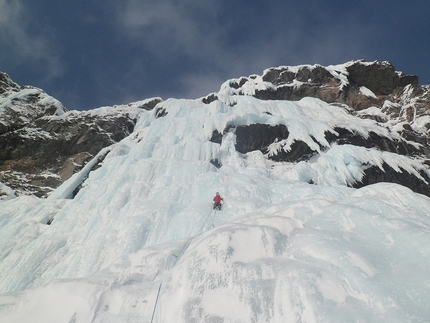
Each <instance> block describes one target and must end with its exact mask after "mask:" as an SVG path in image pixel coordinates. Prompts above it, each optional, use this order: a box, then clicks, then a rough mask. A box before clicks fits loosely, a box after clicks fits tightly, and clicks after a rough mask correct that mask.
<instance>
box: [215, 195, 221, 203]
mask: <svg viewBox="0 0 430 323" xmlns="http://www.w3.org/2000/svg"><path fill="white" fill-rule="evenodd" d="M222 200H223V198H222V197H221V196H220V195H215V197H214V202H215V203H220V202H221V201H222Z"/></svg>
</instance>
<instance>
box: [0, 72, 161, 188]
mask: <svg viewBox="0 0 430 323" xmlns="http://www.w3.org/2000/svg"><path fill="white" fill-rule="evenodd" d="M0 97H1V98H3V99H4V100H3V101H2V102H3V104H2V105H0V109H1V111H2V116H1V119H0V181H1V182H2V183H4V184H6V185H7V186H8V187H10V188H12V189H13V190H14V191H15V192H16V194H34V195H36V196H39V197H45V196H46V195H47V194H49V193H50V192H51V191H52V190H53V189H54V188H56V187H58V186H59V185H60V184H61V183H62V182H63V181H65V180H66V179H68V178H69V177H70V176H72V175H73V174H74V173H75V172H77V171H79V170H80V169H81V168H82V167H83V166H84V165H85V164H86V163H87V162H88V161H89V160H91V158H92V157H93V156H95V155H96V154H97V153H98V152H99V151H100V150H101V149H102V148H104V147H107V146H109V145H111V144H113V143H115V142H118V141H120V140H122V139H123V138H124V137H125V136H127V135H128V134H130V133H131V132H132V131H133V129H134V126H135V123H136V120H135V119H134V117H131V116H130V114H129V113H128V112H127V109H128V108H129V109H130V110H129V111H132V110H133V109H134V108H137V109H144V110H151V109H153V108H154V107H155V106H156V105H157V104H158V103H159V102H161V101H162V100H161V99H160V98H154V99H152V100H151V99H150V100H145V101H142V103H141V104H140V106H136V104H134V107H133V106H131V105H132V104H130V105H129V106H123V107H122V108H121V109H120V111H118V112H117V113H106V114H103V113H92V112H91V111H88V112H86V111H83V112H78V111H71V112H68V111H67V110H66V109H65V108H64V107H63V106H62V105H61V103H60V102H58V101H57V100H55V99H54V98H52V97H50V96H48V95H47V94H46V93H45V92H43V91H42V90H40V89H37V88H33V87H20V86H18V85H17V84H15V83H13V82H12V80H11V79H10V77H9V76H8V75H7V74H4V73H0ZM110 109H111V110H112V109H115V107H113V108H110Z"/></svg>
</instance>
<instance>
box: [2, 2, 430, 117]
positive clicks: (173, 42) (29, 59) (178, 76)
mask: <svg viewBox="0 0 430 323" xmlns="http://www.w3.org/2000/svg"><path fill="white" fill-rule="evenodd" d="M429 16H430V1H428V0H413V1H408V2H407V1H385V0H382V1H375V0H373V1H368V0H362V1H330V0H326V1H316V0H315V1H311V0H304V1H287V0H264V1H263V0H248V1H245V0H237V1H234V0H228V1H227V0H207V1H204V0H192V1H191V0H166V1H163V0H158V1H151V0H147V1H138V0H122V1H117V0H105V1H100V0H73V1H72V0H69V1H67V0H57V1H48V0H38V1H24V0H0V71H2V72H6V73H8V74H9V75H10V76H11V77H12V79H13V80H14V81H15V82H17V83H18V84H20V85H33V86H36V87H39V88H41V89H43V90H45V91H46V92H47V93H48V94H50V95H52V96H54V97H55V98H57V99H58V100H60V101H61V102H62V103H63V104H64V106H65V107H66V108H68V109H72V110H88V109H91V108H96V107H100V106H106V105H114V104H122V103H129V102H132V101H137V100H142V99H146V98H150V97H154V96H161V97H162V98H163V99H167V98H170V97H175V98H198V97H202V96H205V95H206V94H208V93H210V92H215V91H218V90H219V87H220V85H221V84H222V83H223V82H224V81H226V80H227V79H229V78H235V77H240V76H248V75H250V74H262V72H263V70H264V69H266V68H268V67H272V66H279V65H299V64H321V65H332V64H342V63H345V62H347V61H350V60H354V59H365V60H367V61H374V60H387V61H390V62H392V63H393V65H394V66H395V68H396V70H399V71H402V72H404V73H405V74H416V75H418V76H419V79H420V84H430V60H429V57H430V56H429V53H430V41H429V35H430V19H429V18H428V17H429Z"/></svg>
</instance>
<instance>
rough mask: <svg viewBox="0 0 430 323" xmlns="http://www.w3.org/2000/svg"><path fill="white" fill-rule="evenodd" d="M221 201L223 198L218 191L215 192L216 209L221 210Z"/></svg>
mask: <svg viewBox="0 0 430 323" xmlns="http://www.w3.org/2000/svg"><path fill="white" fill-rule="evenodd" d="M221 201H224V199H223V198H222V197H221V195H219V193H218V192H216V195H215V197H214V209H218V210H220V211H221Z"/></svg>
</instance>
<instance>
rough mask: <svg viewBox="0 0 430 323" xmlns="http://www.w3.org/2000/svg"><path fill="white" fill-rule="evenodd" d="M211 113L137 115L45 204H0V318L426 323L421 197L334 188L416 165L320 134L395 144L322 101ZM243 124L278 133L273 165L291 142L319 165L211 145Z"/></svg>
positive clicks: (418, 166)
mask: <svg viewBox="0 0 430 323" xmlns="http://www.w3.org/2000/svg"><path fill="white" fill-rule="evenodd" d="M223 101H224V102H226V103H224V102H221V101H214V102H212V103H211V104H209V105H206V104H203V103H202V102H201V101H200V100H173V99H171V100H167V101H165V102H162V103H159V104H158V105H157V107H156V108H155V109H154V110H153V111H143V110H142V112H141V114H140V116H139V121H138V124H137V125H136V128H135V131H134V132H133V133H132V134H131V135H130V136H129V137H127V138H126V139H124V140H123V141H121V142H120V143H117V144H115V145H113V146H111V147H108V148H105V149H104V150H103V151H101V152H100V154H99V155H100V156H96V158H95V159H94V161H93V162H92V163H91V164H89V165H87V167H85V168H84V169H83V170H82V171H81V172H80V173H78V174H75V175H74V176H73V177H72V178H70V179H69V180H68V181H67V182H65V183H64V184H63V185H62V186H61V187H60V188H58V189H57V190H56V191H54V193H53V194H52V195H51V196H50V197H49V198H48V199H46V200H41V199H37V198H34V197H28V196H22V197H18V198H14V199H10V200H5V201H0V203H1V208H0V245H1V248H0V250H1V251H0V252H1V253H0V261H1V262H0V292H1V293H3V294H0V321H1V322H23V323H25V322H65V323H66V322H76V323H78V322H175V323H177V322H187V323H189V322H307V323H309V322H427V321H428V317H430V307H429V301H430V269H429V265H430V257H429V256H430V219H429V214H430V199H429V198H428V197H425V196H423V195H419V194H416V193H413V192H412V191H410V190H409V189H407V188H404V187H402V186H399V185H395V184H387V183H380V184H375V185H371V186H367V187H364V188H361V189H352V188H348V187H346V186H344V185H345V184H347V183H349V182H350V181H353V180H359V179H360V176H361V174H362V170H363V168H364V167H367V166H368V164H369V163H370V164H378V163H382V162H387V163H389V164H390V165H393V166H394V167H397V169H398V170H399V171H407V172H410V173H414V172H417V171H419V170H422V169H424V168H423V165H422V163H421V162H420V161H419V160H410V159H407V158H406V157H405V158H397V159H396V158H393V154H387V153H382V152H379V151H376V150H372V149H365V148H363V149H357V148H356V147H355V148H353V147H351V146H348V145H345V146H333V147H330V145H329V143H328V142H327V141H326V140H325V138H324V136H323V134H324V132H325V131H330V132H333V131H334V128H335V127H336V126H339V125H342V127H344V128H346V129H351V130H352V131H354V132H356V133H360V134H362V135H363V136H366V134H368V133H369V131H373V132H376V133H381V134H383V135H384V136H392V134H390V133H388V132H387V129H385V128H382V127H380V126H378V124H377V123H376V122H375V121H373V120H369V119H360V118H357V117H353V116H351V115H349V114H346V113H345V111H343V109H342V108H341V107H338V106H331V105H328V104H326V103H324V102H322V101H320V100H318V99H312V98H305V99H303V100H301V101H298V102H285V101H260V100H258V99H255V98H252V97H248V96H237V97H235V99H234V101H235V105H234V106H230V104H228V102H231V100H223ZM163 110H164V111H165V112H167V115H165V116H163V117H159V118H157V113H159V112H160V111H163ZM267 112H269V113H270V114H268V113H267ZM250 123H265V124H273V125H274V124H284V125H286V126H287V127H288V129H289V131H290V137H289V138H288V140H287V142H284V143H283V145H282V146H276V145H274V146H273V147H271V148H272V150H271V153H276V151H277V150H279V149H289V147H290V145H291V144H292V143H293V141H294V140H302V141H304V142H306V143H307V144H308V145H309V146H310V147H312V148H315V149H316V150H318V151H320V153H321V155H320V157H319V158H316V159H313V160H311V161H309V162H301V163H299V164H297V165H296V164H288V163H275V162H272V161H270V160H268V159H267V158H266V157H265V156H263V154H262V153H261V152H259V151H254V152H250V153H248V154H246V155H242V154H239V153H238V152H237V151H236V150H235V146H234V143H235V134H234V131H231V132H228V133H226V134H225V135H224V137H223V141H222V144H221V145H220V144H217V143H213V142H211V141H210V138H211V136H212V133H213V132H214V130H217V131H219V132H220V133H222V132H223V130H224V129H225V128H226V126H228V125H233V126H234V125H236V126H237V125H246V124H250ZM321 147H323V148H324V151H321ZM102 156H103V157H104V156H105V158H104V159H103V162H102V165H101V167H99V168H98V169H96V170H95V171H92V172H90V170H91V168H92V166H94V165H96V164H97V163H98V162H99V161H100V160H102V158H100V159H99V157H102ZM214 159H217V160H219V161H220V162H221V164H222V167H221V168H219V169H218V168H217V167H215V166H214V165H213V164H212V163H211V160H214ZM393 166H392V167H393ZM310 178H313V179H315V178H318V179H320V181H319V182H318V181H316V183H318V184H320V185H311V184H308V183H307V181H308V180H309V179H310ZM314 182H315V181H314ZM80 184H83V185H82V188H81V189H80V191H79V193H78V194H77V195H76V196H75V197H74V198H73V199H72V198H71V197H72V193H73V191H74V190H75V188H76V187H78V186H79V185H80ZM216 191H219V192H220V193H221V195H222V196H223V197H224V198H225V204H224V208H223V211H220V212H219V211H213V210H212V208H211V200H212V197H213V195H214V194H215V192H216ZM52 219H53V221H52V224H51V225H46V223H48V222H50V221H51V220H52Z"/></svg>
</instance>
